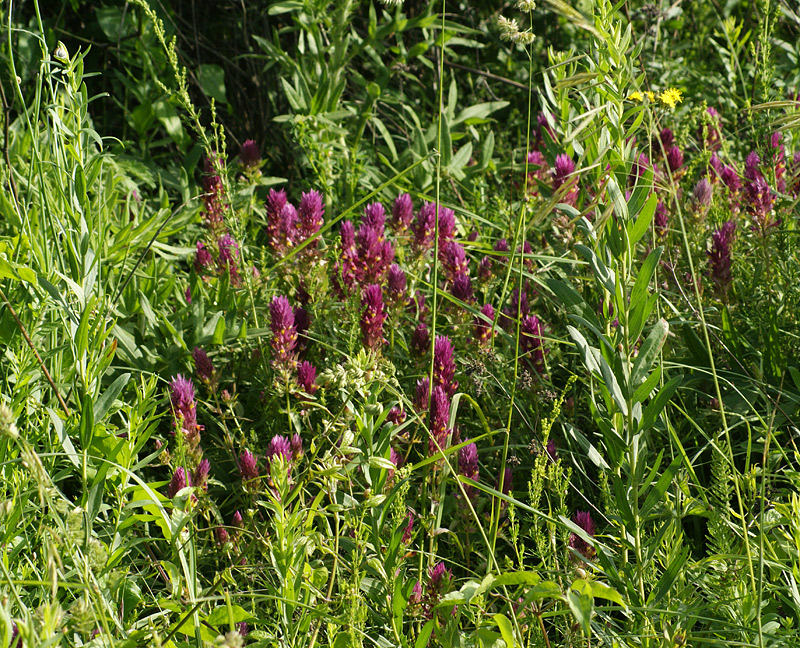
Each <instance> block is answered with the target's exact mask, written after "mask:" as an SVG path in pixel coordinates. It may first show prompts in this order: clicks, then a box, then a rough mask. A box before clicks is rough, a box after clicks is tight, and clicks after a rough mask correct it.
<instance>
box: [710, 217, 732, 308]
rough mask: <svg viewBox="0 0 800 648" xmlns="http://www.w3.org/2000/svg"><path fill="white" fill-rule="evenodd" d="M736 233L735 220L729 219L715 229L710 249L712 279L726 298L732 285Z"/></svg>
mask: <svg viewBox="0 0 800 648" xmlns="http://www.w3.org/2000/svg"><path fill="white" fill-rule="evenodd" d="M735 234H736V223H735V221H732V220H730V221H728V222H726V223H725V224H724V225H723V226H722V227H720V228H719V229H717V230H715V231H714V233H713V234H712V237H711V249H710V250H709V251H708V265H709V270H710V275H711V280H712V281H713V282H714V284H715V285H716V287H717V290H718V291H719V293H720V294H721V295H722V296H723V299H724V298H725V295H726V294H727V292H728V289H729V288H730V285H731V280H732V277H731V245H732V243H733V239H734V237H735Z"/></svg>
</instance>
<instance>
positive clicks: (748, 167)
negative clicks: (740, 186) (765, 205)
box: [744, 151, 761, 182]
mask: <svg viewBox="0 0 800 648" xmlns="http://www.w3.org/2000/svg"><path fill="white" fill-rule="evenodd" d="M760 164H761V158H760V157H758V153H756V152H755V151H750V153H749V154H748V156H747V158H746V159H745V161H744V177H745V178H747V179H748V180H749V181H750V182H753V181H754V180H755V179H756V178H757V177H758V176H760V175H761V172H760V171H759V169H758V167H759V165H760Z"/></svg>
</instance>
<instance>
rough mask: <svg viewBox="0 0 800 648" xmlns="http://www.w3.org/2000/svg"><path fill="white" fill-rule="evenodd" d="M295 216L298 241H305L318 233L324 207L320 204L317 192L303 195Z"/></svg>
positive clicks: (320, 195) (319, 196)
mask: <svg viewBox="0 0 800 648" xmlns="http://www.w3.org/2000/svg"><path fill="white" fill-rule="evenodd" d="M297 214H298V220H299V222H300V226H299V228H298V233H299V240H300V241H305V240H306V239H307V238H310V237H312V236H314V234H316V233H317V232H319V229H320V228H321V227H322V223H323V222H324V219H323V215H324V214H325V206H324V205H323V203H322V194H320V193H319V192H318V191H309V192H308V193H303V196H302V197H301V198H300V208H299V209H298V210H297Z"/></svg>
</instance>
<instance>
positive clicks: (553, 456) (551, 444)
mask: <svg viewBox="0 0 800 648" xmlns="http://www.w3.org/2000/svg"><path fill="white" fill-rule="evenodd" d="M545 451H546V452H547V456H548V457H550V461H552V462H553V463H555V462H556V461H558V453H557V452H556V442H555V440H554V439H548V440H547V446H546V447H545Z"/></svg>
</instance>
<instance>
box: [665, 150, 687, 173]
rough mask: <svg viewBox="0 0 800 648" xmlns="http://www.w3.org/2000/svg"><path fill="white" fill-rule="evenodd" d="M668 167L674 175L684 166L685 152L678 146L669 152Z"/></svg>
mask: <svg viewBox="0 0 800 648" xmlns="http://www.w3.org/2000/svg"><path fill="white" fill-rule="evenodd" d="M667 165H668V166H669V170H670V171H672V172H673V173H675V172H676V171H677V170H678V169H680V168H681V167H682V166H683V152H682V151H681V150H680V149H679V148H678V147H677V146H673V147H672V148H671V149H669V150H668V151H667Z"/></svg>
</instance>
